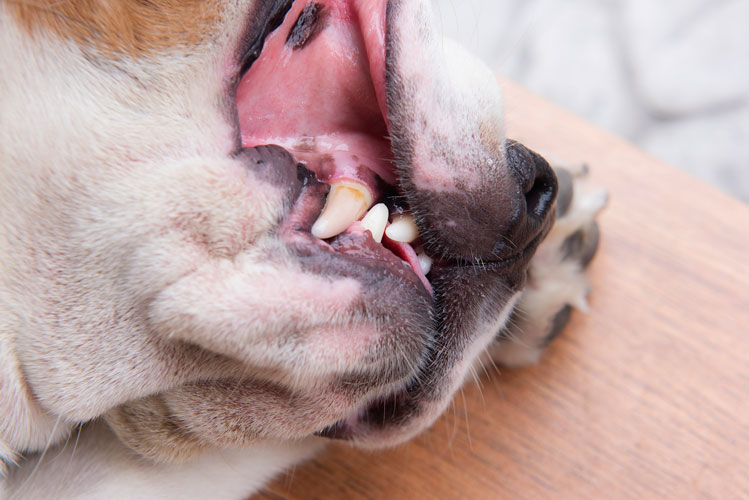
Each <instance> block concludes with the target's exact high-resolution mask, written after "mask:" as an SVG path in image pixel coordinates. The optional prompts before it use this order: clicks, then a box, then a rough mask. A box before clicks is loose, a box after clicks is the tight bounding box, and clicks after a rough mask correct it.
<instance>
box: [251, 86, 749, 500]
mask: <svg viewBox="0 0 749 500" xmlns="http://www.w3.org/2000/svg"><path fill="white" fill-rule="evenodd" d="M504 88H505V96H506V101H507V117H508V135H509V136H510V137H512V138H516V139H519V140H520V141H522V142H523V143H525V144H526V145H527V146H529V147H531V148H533V149H535V150H537V151H539V152H541V153H544V154H547V155H548V156H550V157H556V158H558V159H561V160H564V161H568V162H578V161H582V160H584V161H586V162H588V163H589V164H590V166H591V172H592V175H591V180H592V181H593V182H595V183H596V184H600V185H603V186H606V187H607V188H608V190H609V192H610V195H611V202H610V205H609V207H608V208H607V210H606V211H605V213H604V214H603V215H602V217H601V220H600V223H601V228H602V244H601V248H600V252H599V255H598V256H597V257H596V259H595V261H594V262H593V264H592V267H591V278H592V281H593V283H594V286H595V289H594V292H593V294H592V295H591V297H590V303H591V304H590V305H591V311H590V313H589V314H587V315H583V314H580V313H575V314H574V315H573V319H572V322H571V324H570V325H569V326H568V328H567V329H566V331H565V333H564V334H563V335H562V336H561V337H560V338H559V339H558V340H557V341H556V342H555V343H554V344H552V346H551V347H550V349H549V351H548V352H547V354H546V355H545V356H544V358H543V359H542V360H541V362H540V364H539V365H537V366H533V367H530V368H525V369H521V370H514V371H510V370H505V369H500V370H499V371H498V372H497V373H491V374H489V376H487V377H485V378H484V379H483V380H482V381H481V382H482V383H481V387H478V386H475V385H471V386H468V387H466V388H465V389H464V391H463V394H461V395H458V396H457V397H456V399H455V401H454V405H453V409H452V411H451V412H450V413H448V414H446V415H445V416H444V417H443V418H442V419H441V420H440V421H439V422H438V423H437V424H436V425H435V426H434V427H433V428H432V429H431V430H430V431H428V432H426V433H425V434H424V435H423V436H421V437H419V438H417V439H416V440H414V441H413V442H411V443H409V444H407V445H404V446H401V447H399V448H397V449H394V450H389V451H384V452H376V453H373V452H363V451H359V450H355V449H351V448H349V447H347V446H345V445H341V444H337V445H333V446H331V447H330V448H329V450H328V452H327V453H325V454H324V455H322V456H320V457H319V458H318V459H316V460H315V461H313V462H311V463H308V464H305V465H303V466H300V467H299V468H297V469H296V470H295V471H293V472H291V473H289V474H287V475H286V476H284V477H282V478H280V479H278V480H277V481H276V482H275V483H273V484H272V485H270V486H269V487H268V489H267V491H266V492H265V493H264V494H261V495H259V496H258V497H257V498H265V499H276V498H289V499H316V498H320V499H365V498H372V499H400V498H409V499H410V498H440V499H457V498H475V499H481V498H512V499H515V498H554V499H558V498H574V499H578V498H595V499H600V498H636V499H641V498H673V499H688V498H716V499H730V498H744V499H747V498H749V465H748V464H747V462H749V291H748V289H749V207H747V206H746V205H744V204H742V203H740V202H738V201H735V200H733V199H731V198H728V197H727V196H725V195H723V194H722V193H720V192H718V191H717V190H715V189H713V188H711V187H709V186H707V185H705V184H703V183H701V182H699V181H697V180H695V179H693V178H691V177H689V176H687V175H686V174H684V173H682V172H680V171H677V170H676V169H674V168H673V167H670V166H668V165H664V164H663V163H660V162H658V161H657V160H655V159H653V158H652V157H650V156H648V155H646V154H644V153H642V152H640V151H638V150H637V149H635V148H634V147H632V146H631V145H629V144H627V143H625V142H624V141H622V140H620V139H617V138H615V137H612V136H611V135H609V134H606V133H604V132H602V131H600V130H598V129H596V128H595V127H593V126H591V125H589V124H587V123H585V122H584V121H582V120H581V119H579V118H577V117H575V116H572V115H571V114H569V113H566V112H564V111H562V110H560V109H559V108H556V107H554V106H553V105H551V104H549V103H547V102H545V101H543V100H541V99H539V98H538V97H536V96H534V95H531V94H530V93H528V92H527V91H525V90H523V89H520V88H518V87H517V86H515V85H513V84H511V83H509V82H504ZM684 147H685V148H688V147H689V144H684Z"/></svg>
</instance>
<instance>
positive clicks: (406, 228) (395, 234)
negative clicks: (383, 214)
mask: <svg viewBox="0 0 749 500" xmlns="http://www.w3.org/2000/svg"><path fill="white" fill-rule="evenodd" d="M385 234H387V237H388V238H390V239H391V240H393V241H400V242H401V243H411V242H412V241H414V240H415V239H416V238H418V237H419V228H417V227H416V222H415V221H414V218H413V216H412V215H411V214H403V215H398V216H395V217H393V222H392V223H391V224H390V225H389V226H388V227H387V229H385Z"/></svg>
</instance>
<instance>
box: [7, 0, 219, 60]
mask: <svg viewBox="0 0 749 500" xmlns="http://www.w3.org/2000/svg"><path fill="white" fill-rule="evenodd" d="M3 1H4V3H6V4H8V11H9V12H10V13H11V14H13V15H14V16H16V18H17V19H18V22H19V25H21V26H23V28H24V29H25V30H26V31H27V32H28V33H29V34H31V35H32V36H36V35H39V34H45V35H50V34H52V35H55V36H58V37H61V38H64V39H70V40H74V41H75V42H76V43H78V44H81V45H91V46H94V47H96V48H98V49H100V50H101V51H102V52H104V53H108V54H111V55H113V56H114V55H122V54H125V55H128V56H130V57H143V56H147V55H153V54H154V53H164V52H168V51H171V50H172V49H173V48H174V47H175V46H177V47H179V46H181V47H191V46H194V45H197V44H198V43H200V42H201V41H203V40H205V39H206V38H208V37H211V36H214V35H215V34H216V33H215V32H212V31H211V30H210V27H213V26H216V25H217V21H218V19H219V18H220V17H221V16H222V15H223V14H224V2H220V1H216V0H152V1H148V2H141V1H134V0H106V1H104V0H3ZM0 3H1V2H0ZM206 28H209V30H206Z"/></svg>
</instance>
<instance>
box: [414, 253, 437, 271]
mask: <svg viewBox="0 0 749 500" xmlns="http://www.w3.org/2000/svg"><path fill="white" fill-rule="evenodd" d="M416 257H417V258H418V259H419V265H420V266H421V272H423V273H424V275H427V274H429V271H431V270H432V263H433V262H434V259H433V258H431V257H430V256H428V255H427V254H425V253H424V252H422V253H420V254H419V255H417V256H416Z"/></svg>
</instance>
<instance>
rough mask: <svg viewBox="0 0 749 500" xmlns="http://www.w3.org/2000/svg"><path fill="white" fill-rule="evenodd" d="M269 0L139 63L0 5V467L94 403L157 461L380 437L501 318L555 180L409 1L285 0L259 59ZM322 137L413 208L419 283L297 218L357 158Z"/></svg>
mask: <svg viewBox="0 0 749 500" xmlns="http://www.w3.org/2000/svg"><path fill="white" fill-rule="evenodd" d="M285 3H286V2H273V1H258V2H244V3H239V4H237V5H235V4H233V3H230V2H226V3H225V4H222V5H223V10H222V11H221V15H220V16H218V17H217V18H216V19H215V20H214V21H213V24H212V25H210V26H205V27H204V30H205V33H206V36H205V38H204V39H203V40H202V41H201V42H200V43H197V44H195V43H188V42H185V43H176V42H175V43H174V44H173V46H171V47H169V48H168V49H162V50H160V51H158V52H157V53H156V55H154V54H150V55H149V57H120V56H118V55H116V54H115V55H112V54H111V53H108V52H107V51H103V50H101V48H97V47H96V46H95V44H91V45H87V44H85V43H81V42H80V41H79V40H75V41H74V42H71V43H60V41H59V38H58V37H57V36H52V35H50V36H36V37H34V38H33V40H32V39H31V38H30V37H29V35H28V33H26V32H25V31H24V30H23V29H22V27H21V26H20V22H18V20H17V19H16V18H15V17H14V15H13V13H11V12H9V11H7V12H6V11H4V10H2V9H3V7H0V20H1V22H0V47H3V48H0V55H1V56H2V58H3V59H2V64H3V66H2V67H3V68H10V67H15V68H24V71H21V72H5V71H3V73H2V74H1V75H0V90H2V92H1V93H0V109H2V113H1V114H0V145H1V147H0V168H1V169H2V182H0V208H1V209H2V218H3V219H2V221H3V226H2V232H1V233H0V236H1V238H0V249H1V250H2V254H3V255H4V261H3V264H2V267H1V268H0V270H1V271H2V274H0V279H1V280H2V281H1V282H0V285H1V286H2V288H1V289H0V291H1V293H0V315H1V316H0V320H1V323H0V340H2V344H1V345H0V347H1V348H2V356H3V362H4V368H3V374H2V376H3V395H2V397H3V399H2V401H1V402H2V404H1V405H0V412H2V413H3V414H4V415H13V418H12V419H11V420H12V421H13V422H14V423H16V424H17V426H16V427H13V426H12V425H11V426H10V427H9V426H8V425H7V424H4V427H3V428H2V429H1V430H2V434H0V439H2V445H3V447H4V448H3V449H0V452H2V456H3V458H4V459H5V460H6V461H10V460H12V459H13V457H14V456H17V455H18V454H22V453H27V452H34V451H39V450H41V449H42V448H43V447H44V445H45V444H46V443H47V442H51V443H57V442H61V441H64V440H65V438H66V436H67V435H68V434H69V433H70V432H71V429H73V426H75V425H76V424H78V423H81V422H86V421H88V420H90V419H93V418H96V417H103V418H104V419H105V420H106V422H107V423H108V425H109V426H110V427H111V429H112V430H113V432H114V433H115V434H116V435H117V437H118V438H119V439H120V440H121V442H123V443H125V444H126V446H127V447H129V448H130V449H132V450H135V451H136V452H137V453H139V454H140V455H142V456H144V457H147V458H149V459H152V460H155V461H156V462H164V463H172V462H179V461H182V460H186V459H194V458H195V457H199V456H203V454H206V453H210V452H211V450H213V449H215V448H216V447H236V446H237V445H242V446H251V445H254V444H257V443H260V442H264V443H267V442H278V441H290V440H301V439H304V438H308V437H309V436H312V435H315V434H323V435H327V436H331V437H340V438H346V439H351V440H353V441H355V442H356V443H358V444H360V445H362V446H368V447H380V446H387V445H391V444H395V443H399V442H402V441H404V440H406V439H408V438H410V437H412V436H414V435H415V434H417V433H418V432H421V431H422V430H423V429H425V428H426V427H428V426H429V425H430V424H431V423H432V422H433V421H434V420H435V419H436V418H437V417H438V416H439V415H440V414H441V413H442V411H443V410H444V408H445V407H446V405H447V404H448V403H449V401H450V399H451V397H452V395H453V393H454V391H455V390H456V389H457V388H458V386H459V385H460V384H461V383H462V381H463V378H464V375H465V373H466V372H467V371H468V370H469V368H470V366H471V365H472V364H473V363H474V362H475V360H476V359H477V357H478V356H479V354H480V353H482V352H483V351H484V350H485V348H486V347H487V346H488V345H489V344H490V343H491V342H492V340H493V339H494V338H495V337H497V335H498V334H499V333H500V332H501V331H502V329H503V328H504V326H505V324H506V322H507V320H508V318H509V317H510V315H511V314H512V311H513V308H514V305H515V304H516V302H517V300H518V297H519V292H520V291H521V290H522V288H523V286H524V284H525V281H526V276H527V269H528V266H529V263H530V261H531V258H532V257H533V255H534V252H535V251H536V249H537V247H538V245H539V244H540V242H541V241H542V240H543V238H544V237H545V235H546V234H547V233H548V231H549V230H550V228H551V226H552V224H553V222H554V217H555V214H556V205H555V200H556V196H557V180H556V176H555V175H554V173H553V171H552V170H551V168H550V167H549V165H548V164H547V163H546V161H545V160H544V159H543V158H541V157H540V156H538V155H537V154H535V153H533V152H531V151H529V150H527V149H526V148H525V147H523V146H522V145H520V144H518V143H515V142H512V141H508V140H506V139H505V137H504V131H503V124H502V115H501V97H500V94H499V90H498V88H497V85H496V82H495V80H494V76H493V75H492V74H491V72H489V71H488V70H487V69H486V68H484V67H483V66H482V65H481V64H480V63H478V62H476V61H475V60H474V59H473V58H471V57H470V56H468V55H467V54H465V53H463V52H462V51H461V50H460V49H459V48H457V47H455V46H453V45H451V44H449V43H445V44H443V42H442V40H440V39H439V38H437V37H436V36H435V34H434V33H433V31H432V28H431V23H432V20H431V14H430V12H429V8H428V4H427V3H426V2H422V1H420V0H402V1H390V2H383V3H378V2H355V1H354V2H345V1H342V0H329V1H321V2H319V3H320V4H322V5H323V7H324V8H326V9H327V11H328V17H327V18H326V20H325V23H326V24H325V25H324V26H322V27H321V28H320V27H318V28H319V29H318V28H314V29H311V28H310V29H311V31H309V30H308V32H299V31H298V28H297V32H296V33H292V32H293V31H294V29H295V26H297V25H298V24H299V21H298V18H299V16H300V13H301V11H302V9H303V8H304V7H305V5H306V4H305V3H302V2H296V3H295V4H294V5H293V6H291V11H290V12H288V14H287V15H286V17H285V20H284V21H283V23H282V24H281V25H280V27H278V29H277V30H276V32H275V33H274V35H277V40H276V39H272V38H268V39H267V40H266V47H265V50H263V51H262V53H259V52H258V49H259V48H260V47H261V46H262V44H261V43H259V41H262V40H264V39H265V37H264V35H265V34H267V33H269V32H270V31H272V28H274V27H275V26H276V25H277V24H278V23H279V22H280V21H281V20H282V19H284V18H283V14H284V13H286V7H288V5H285ZM308 28H309V26H308ZM315 30H317V31H315ZM292 35H293V36H292ZM63 38H64V37H63ZM278 40H280V41H278ZM289 40H291V42H289ZM274 44H275V45H274ZM294 45H300V46H299V47H294V48H290V47H291V46H294ZM316 47H317V48H316ZM330 47H336V48H337V49H336V50H337V52H336V51H331V50H330ZM333 52H335V53H333ZM187 54H189V57H185V56H186V55H187ZM258 54H260V56H259V58H258ZM326 54H327V55H326ZM263 58H266V60H265V61H264V60H263ZM284 58H286V59H284ZM337 58H338V59H337ZM263 61H264V62H263ZM279 61H286V62H285V63H283V64H288V65H290V66H289V67H282V63H281V62H279ZM344 62H345V64H349V65H350V67H344V66H345V64H344ZM326 65H328V66H326ZM320 67H322V68H323V69H319V68H320ZM247 68H249V72H248V75H249V76H248V77H247V78H246V79H245V80H242V83H239V76H240V74H241V72H242V70H245V69H247ZM300 68H302V69H305V68H306V69H307V71H306V72H304V76H305V78H302V74H301V73H300V72H299V69H300ZM316 68H318V69H316ZM331 68H333V69H331ZM336 71H337V72H339V73H336ZM253 72H254V73H253ZM253 75H254V76H253ZM257 75H259V76H257ZM274 75H275V76H274ZM293 75H296V80H294V81H292V79H293V78H294V76H293ZM281 76H283V77H282V78H281ZM274 78H276V79H277V80H274ZM321 82H327V83H321ZM331 82H332V83H331ZM323 85H333V88H332V90H331V87H328V86H323ZM237 87H239V91H237ZM305 92H306V93H308V94H309V95H310V96H312V97H315V99H313V98H312V97H310V98H306V97H304V96H305V95H306V94H304V93H305ZM300 93H301V96H300ZM237 95H238V96H239V99H238V102H235V96H237ZM341 96H344V98H341ZM61 102H62V103H80V105H73V104H70V105H62V106H61V105H60V103H61ZM269 103H270V104H269ZM273 103H275V104H273ZM263 106H267V107H268V108H269V109H270V111H269V112H268V113H266V114H263V113H260V112H259V111H258V110H259V109H261V108H262V107H263ZM274 106H275V107H274ZM279 106H280V107H279ZM237 108H238V109H239V111H238V112H237ZM263 109H264V108H263ZM264 116H265V117H266V118H267V117H268V116H270V118H267V119H266V118H263V117H264ZM297 136H299V137H297ZM302 136H304V137H310V136H312V137H317V138H318V143H317V145H316V146H315V148H313V150H309V149H306V150H304V151H303V148H301V147H299V146H296V147H295V146H294V144H295V141H296V142H298V139H299V138H301V137H302ZM388 137H389V138H390V140H388ZM320 138H325V139H327V140H328V142H330V141H331V140H332V141H333V142H335V143H336V144H337V145H338V146H340V145H341V144H345V145H346V146H347V147H348V146H351V148H353V149H349V151H354V152H358V153H360V154H361V156H362V158H365V160H363V161H362V164H364V165H365V166H366V167H367V169H366V171H367V172H370V171H374V172H375V173H376V174H377V175H378V176H379V177H380V178H381V179H382V180H383V181H386V183H388V184H390V185H391V186H390V187H388V188H387V189H388V190H391V191H395V192H397V194H398V197H399V199H400V200H401V201H402V203H404V204H405V205H406V206H407V207H408V208H409V209H410V210H411V211H412V212H413V214H414V215H415V218H416V222H417V225H418V227H419V230H420V232H421V234H422V236H423V240H424V247H425V249H426V250H427V252H428V253H429V254H430V255H431V256H433V257H434V258H435V259H436V262H435V265H434V267H433V269H432V272H431V274H430V276H429V279H430V282H431V285H432V287H433V292H434V293H433V294H431V293H430V292H429V291H428V290H427V289H425V287H424V286H423V284H422V283H421V281H420V280H419V279H418V277H417V276H416V275H415V274H414V273H413V272H412V271H411V270H410V268H408V267H406V266H405V265H403V263H402V262H400V261H399V260H398V259H397V258H396V259H394V258H393V256H392V255H391V254H389V253H388V251H387V250H384V249H381V248H379V247H378V248H377V249H375V250H373V252H375V255H374V257H373V258H365V257H362V256H361V255H357V254H355V253H353V254H352V253H346V252H341V251H337V250H334V249H333V248H332V247H331V246H330V245H328V244H327V243H325V242H322V241H320V240H318V239H316V238H314V237H312V236H311V234H310V233H309V230H310V226H311V225H312V223H313V222H314V220H315V218H316V216H317V214H319V212H320V210H321V208H322V206H323V203H324V200H325V195H326V193H327V187H326V185H325V182H324V181H325V180H326V176H327V178H330V177H331V176H332V177H335V176H336V175H349V174H351V175H357V174H356V168H353V167H358V166H359V165H358V164H356V165H353V167H352V165H351V161H352V160H350V158H349V160H339V161H338V163H336V164H335V165H334V166H333V167H330V165H327V166H326V164H325V162H323V161H321V158H323V157H324V156H325V154H327V153H329V152H330V151H326V150H325V148H326V147H329V146H325V145H323V143H324V142H325V141H323V140H322V139H320ZM331 138H333V139H331ZM336 141H337V142H336ZM267 144H277V145H267ZM341 150H342V149H341V148H339V149H338V151H341ZM347 158H348V157H347ZM347 161H348V163H347ZM351 168H353V170H351ZM326 169H328V170H326ZM331 169H332V170H331ZM347 169H348V170H347ZM351 172H354V173H351ZM378 182H380V181H378ZM350 238H354V239H356V238H360V239H366V238H367V236H366V234H365V235H360V236H358V237H357V236H350ZM370 239H371V238H370ZM352 245H359V246H360V247H362V248H364V247H365V246H366V245H371V243H368V242H367V241H363V240H362V241H354V243H352ZM338 248H340V245H339V247H338ZM357 248H358V247H357ZM372 248H375V247H372ZM385 407H387V408H388V412H387V414H386V415H384V414H383V409H384V408H385ZM92 432H93V431H92ZM97 432H98V431H97ZM302 455H304V454H300V457H301V456H302Z"/></svg>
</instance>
